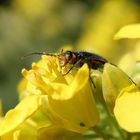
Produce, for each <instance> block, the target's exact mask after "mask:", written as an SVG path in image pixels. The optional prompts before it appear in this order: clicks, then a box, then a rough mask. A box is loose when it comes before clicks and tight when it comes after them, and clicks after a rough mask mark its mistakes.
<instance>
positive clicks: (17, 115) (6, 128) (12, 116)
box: [0, 96, 41, 136]
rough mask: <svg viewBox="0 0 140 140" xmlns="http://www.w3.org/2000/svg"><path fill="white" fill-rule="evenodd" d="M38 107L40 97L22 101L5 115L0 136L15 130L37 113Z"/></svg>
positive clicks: (31, 97)
mask: <svg viewBox="0 0 140 140" xmlns="http://www.w3.org/2000/svg"><path fill="white" fill-rule="evenodd" d="M40 105H41V104H40V96H29V97H26V98H25V99H23V100H22V101H21V102H20V103H19V104H18V105H17V106H16V107H15V108H14V109H12V110H10V111H8V113H7V114H6V116H5V119H4V121H3V123H2V124H1V125H0V136H1V135H4V134H6V133H8V132H10V131H12V130H14V129H16V128H17V127H18V126H19V125H20V124H22V123H23V122H24V121H25V120H26V119H27V118H28V117H30V116H31V115H32V114H33V113H34V112H35V111H37V110H38V108H39V107H40Z"/></svg>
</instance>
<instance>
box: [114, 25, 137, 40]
mask: <svg viewBox="0 0 140 140" xmlns="http://www.w3.org/2000/svg"><path fill="white" fill-rule="evenodd" d="M121 38H130V39H133V38H140V24H131V25H127V26H124V27H122V28H121V29H120V30H119V31H118V32H117V33H116V35H115V37H114V39H121Z"/></svg>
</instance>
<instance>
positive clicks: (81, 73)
mask: <svg viewBox="0 0 140 140" xmlns="http://www.w3.org/2000/svg"><path fill="white" fill-rule="evenodd" d="M83 77H84V78H83ZM88 80H89V69H88V66H87V65H86V64H85V65H83V67H82V68H80V69H79V70H78V72H77V74H76V76H75V78H74V79H73V81H72V83H71V84H70V85H66V84H62V83H52V84H50V85H51V86H53V88H54V90H55V91H56V92H53V95H52V98H54V99H59V100H65V99H70V98H71V97H72V96H74V94H76V93H78V91H79V90H81V89H82V88H83V87H84V86H85V84H86V83H87V82H88Z"/></svg>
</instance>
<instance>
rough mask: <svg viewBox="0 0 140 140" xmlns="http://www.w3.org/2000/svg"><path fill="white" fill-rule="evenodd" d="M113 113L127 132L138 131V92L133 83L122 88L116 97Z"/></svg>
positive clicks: (139, 126)
mask: <svg viewBox="0 0 140 140" xmlns="http://www.w3.org/2000/svg"><path fill="white" fill-rule="evenodd" d="M114 114H115V117H116V119H117V121H118V123H119V125H120V126H121V127H122V128H123V129H125V130H127V131H129V132H140V92H139V91H138V89H137V88H136V86H135V85H131V86H129V87H127V88H124V89H123V90H122V91H121V92H120V94H119V96H118V97H117V99H116V102H115V107H114Z"/></svg>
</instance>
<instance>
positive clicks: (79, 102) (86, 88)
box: [46, 64, 99, 132]
mask: <svg viewBox="0 0 140 140" xmlns="http://www.w3.org/2000/svg"><path fill="white" fill-rule="evenodd" d="M54 88H56V87H55V86H54ZM57 90H58V91H57V92H58V93H57V92H56V95H55V97H54V95H52V96H50V97H49V98H48V100H47V105H46V107H47V109H46V110H49V115H50V117H51V118H53V119H54V121H55V122H56V123H57V124H59V125H61V126H63V127H64V128H66V129H68V130H72V131H76V132H83V131H85V130H87V129H89V128H90V127H92V126H94V125H95V124H97V122H98V120H99V114H98V111H97V108H96V105H95V100H94V97H93V93H92V89H91V86H90V83H89V69H88V67H87V65H86V64H85V65H83V67H82V68H80V70H79V71H78V73H77V75H76V77H75V79H74V81H73V82H72V84H70V86H67V87H65V86H64V87H63V85H62V86H61V87H60V86H59V88H57Z"/></svg>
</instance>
